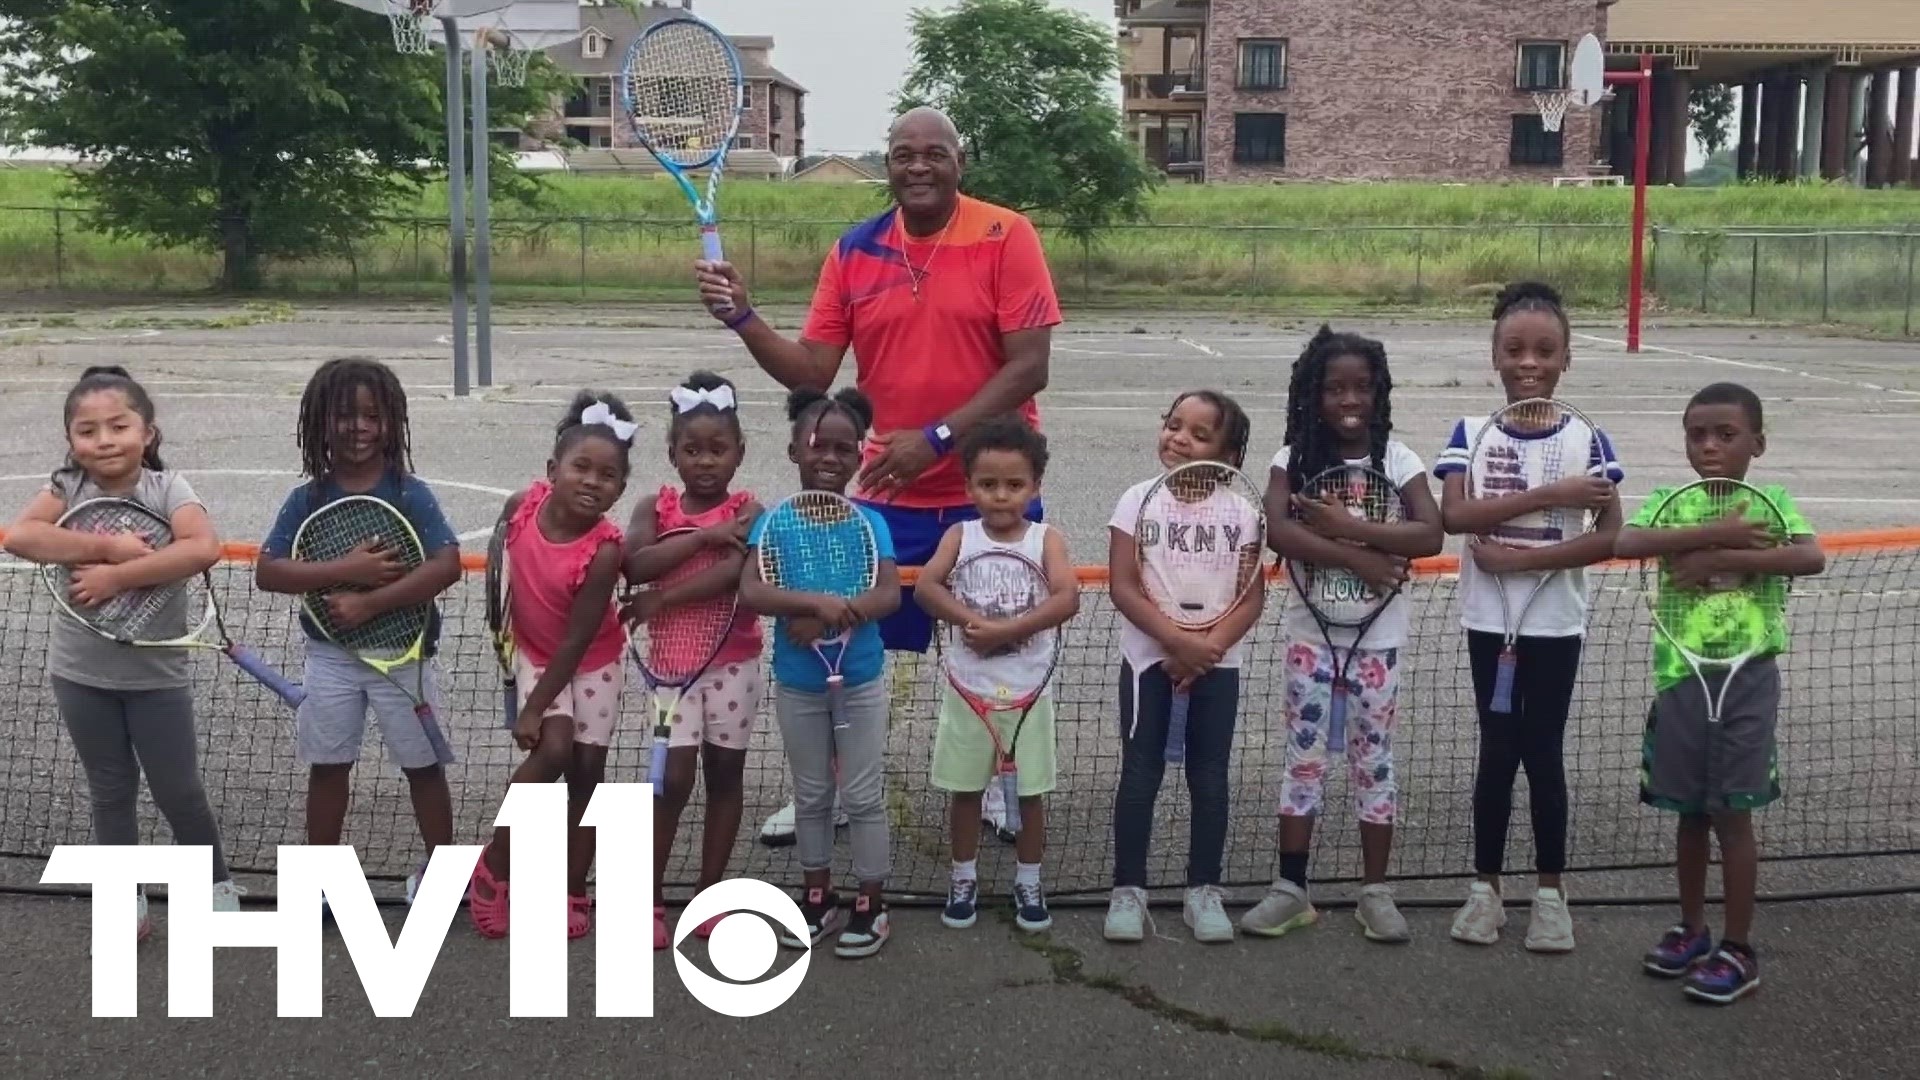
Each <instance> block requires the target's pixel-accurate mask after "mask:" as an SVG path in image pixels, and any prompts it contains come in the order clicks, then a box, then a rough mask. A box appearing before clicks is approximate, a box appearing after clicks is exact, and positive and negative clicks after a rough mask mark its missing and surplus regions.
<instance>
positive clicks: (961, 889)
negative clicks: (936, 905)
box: [940, 878, 980, 930]
mask: <svg viewBox="0 0 1920 1080" xmlns="http://www.w3.org/2000/svg"><path fill="white" fill-rule="evenodd" d="M979 907H980V882H978V881H977V880H975V879H973V878H968V879H966V880H965V881H961V880H959V879H958V878H956V879H954V881H953V884H951V885H949V886H947V906H946V910H944V911H942V912H941V913H940V921H941V922H942V923H945V924H946V926H947V928H948V929H950V930H965V929H966V928H967V927H969V926H972V925H973V924H974V920H976V919H978V918H979V916H980V911H979Z"/></svg>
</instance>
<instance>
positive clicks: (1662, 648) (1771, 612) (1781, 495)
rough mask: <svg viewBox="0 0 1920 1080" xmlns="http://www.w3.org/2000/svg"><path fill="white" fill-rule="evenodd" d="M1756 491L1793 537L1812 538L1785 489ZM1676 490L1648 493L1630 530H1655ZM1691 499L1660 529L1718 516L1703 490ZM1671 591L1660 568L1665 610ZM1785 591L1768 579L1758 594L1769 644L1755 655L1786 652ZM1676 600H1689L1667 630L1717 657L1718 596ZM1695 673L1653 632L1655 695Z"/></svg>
mask: <svg viewBox="0 0 1920 1080" xmlns="http://www.w3.org/2000/svg"><path fill="white" fill-rule="evenodd" d="M1754 486H1755V487H1758V488H1759V489H1760V491H1761V493H1763V494H1764V495H1766V496H1767V498H1769V499H1771V500H1773V504H1774V505H1775V506H1776V507H1778V508H1779V509H1780V516H1781V518H1783V519H1784V520H1785V521H1786V525H1787V535H1788V536H1789V537H1791V538H1794V539H1798V538H1799V537H1802V536H1812V535H1813V526H1811V525H1809V524H1808V523H1807V519H1806V518H1804V517H1801V516H1800V508H1799V507H1797V506H1795V505H1794V503H1793V497H1792V496H1791V495H1788V494H1787V489H1786V488H1784V487H1781V486H1780V485H1778V484H1768V485H1760V484H1756V485H1754ZM1677 490H1679V489H1678V488H1677V487H1663V488H1655V489H1654V490H1653V491H1652V492H1651V493H1650V494H1648V496H1647V499H1646V501H1645V502H1643V503H1641V504H1640V510H1639V512H1638V513H1636V514H1635V515H1634V516H1633V520H1632V521H1629V522H1627V527H1628V528H1634V529H1647V528H1653V527H1654V526H1653V515H1654V513H1655V512H1656V511H1658V510H1660V509H1661V506H1662V504H1663V503H1665V502H1666V501H1667V498H1668V497H1669V496H1671V495H1672V494H1673V493H1674V492H1675V491H1677ZM1692 495H1698V496H1699V498H1698V499H1694V498H1692V497H1691V496H1692ZM1689 496H1690V497H1688V498H1685V499H1682V500H1681V501H1680V502H1679V503H1677V504H1675V505H1674V506H1673V507H1671V508H1670V509H1668V510H1667V512H1666V513H1665V514H1664V515H1662V517H1661V520H1660V527H1661V528H1688V527H1692V526H1697V525H1705V524H1707V523H1709V522H1711V521H1713V520H1715V519H1717V518H1718V517H1719V516H1720V513H1721V511H1719V510H1717V509H1715V507H1714V505H1713V500H1712V498H1711V497H1710V496H1709V495H1708V494H1707V492H1706V491H1705V490H1704V489H1701V488H1696V489H1694V491H1693V492H1691V493H1689ZM1752 516H1753V519H1754V520H1756V521H1759V520H1764V518H1763V516H1762V512H1761V511H1760V510H1758V509H1757V508H1756V509H1755V510H1754V512H1753V515H1752ZM1669 588H1670V586H1669V585H1668V584H1667V575H1666V571H1665V570H1664V569H1662V570H1661V572H1660V591H1661V595H1662V604H1663V605H1664V604H1666V603H1668V602H1669V601H1668V600H1667V599H1666V597H1667V591H1668V589H1669ZM1787 589H1788V586H1787V581H1786V579H1785V578H1769V579H1768V580H1767V581H1766V583H1765V584H1764V585H1763V586H1762V587H1761V588H1760V589H1759V590H1758V591H1757V592H1756V593H1755V594H1754V600H1755V602H1756V603H1757V604H1758V606H1759V616H1760V617H1761V618H1763V619H1765V620H1766V644H1765V645H1763V646H1762V647H1761V649H1760V652H1759V653H1758V654H1756V655H1759V656H1775V655H1778V654H1779V653H1783V652H1785V651H1787ZM1677 595H1678V596H1679V597H1685V598H1686V599H1685V600H1684V601H1682V603H1683V604H1684V605H1685V606H1684V607H1682V608H1681V610H1680V615H1679V618H1677V619H1668V620H1665V621H1666V622H1667V624H1668V626H1667V628H1668V630H1669V631H1670V632H1672V633H1674V634H1675V635H1676V636H1678V637H1679V638H1680V639H1681V641H1682V642H1683V643H1684V644H1685V645H1686V647H1687V648H1688V649H1689V650H1690V651H1692V652H1694V653H1696V654H1702V655H1707V656H1711V655H1713V652H1714V649H1713V647H1712V645H1713V643H1712V640H1711V639H1712V636H1713V627H1714V625H1715V623H1716V621H1717V619H1716V617H1715V616H1714V614H1713V613H1712V612H1713V610H1714V609H1713V607H1712V605H1714V604H1715V600H1714V596H1715V595H1716V594H1714V593H1694V592H1686V591H1681V592H1679V593H1678V594H1677ZM1689 609H1691V610H1689ZM1694 613H1697V615H1696V614H1694ZM1692 674H1693V669H1692V668H1690V667H1688V666H1687V661H1686V660H1685V659H1684V658H1683V657H1682V656H1681V655H1680V650H1678V649H1676V648H1674V647H1673V644H1672V642H1669V641H1668V640H1667V638H1666V635H1665V634H1661V633H1658V632H1656V633H1654V635H1653V688H1654V690H1655V691H1656V692H1658V691H1663V690H1667V689H1669V688H1671V687H1673V686H1676V685H1678V684H1679V683H1681V682H1684V681H1685V680H1686V679H1687V677H1688V676H1690V675H1692Z"/></svg>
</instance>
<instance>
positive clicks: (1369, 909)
mask: <svg viewBox="0 0 1920 1080" xmlns="http://www.w3.org/2000/svg"><path fill="white" fill-rule="evenodd" d="M1353 917H1354V918H1356V919H1358V920H1360V925H1361V927H1362V928H1363V929H1364V930H1365V931H1366V935H1367V940H1368V941H1387V942H1402V941H1407V940H1409V939H1410V938H1412V937H1413V934H1412V933H1411V932H1409V931H1408V930H1407V918H1406V916H1404V915H1402V914H1400V908H1399V907H1398V906H1397V905H1395V904H1394V902H1393V890H1392V889H1389V888H1387V887H1386V886H1385V885H1368V886H1365V887H1363V888H1362V889H1361V890H1360V904H1359V906H1358V907H1356V908H1354V909H1353Z"/></svg>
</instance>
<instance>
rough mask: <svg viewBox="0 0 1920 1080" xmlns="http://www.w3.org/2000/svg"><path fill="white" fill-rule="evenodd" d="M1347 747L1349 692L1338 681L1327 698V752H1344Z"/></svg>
mask: <svg viewBox="0 0 1920 1080" xmlns="http://www.w3.org/2000/svg"><path fill="white" fill-rule="evenodd" d="M1346 748H1347V692H1346V690H1345V689H1343V688H1342V687H1341V686H1340V684H1339V683H1338V682H1335V683H1334V684H1333V695H1332V696H1331V697H1330V698H1329V699H1328V700H1327V752H1328V753H1330V754H1331V753H1336V752H1339V753H1344V752H1345V751H1346Z"/></svg>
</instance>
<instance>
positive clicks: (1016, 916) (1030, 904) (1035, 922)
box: [1013, 882, 1053, 934]
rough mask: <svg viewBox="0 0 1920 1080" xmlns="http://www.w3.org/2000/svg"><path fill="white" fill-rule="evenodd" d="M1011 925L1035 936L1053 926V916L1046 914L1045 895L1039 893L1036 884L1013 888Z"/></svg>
mask: <svg viewBox="0 0 1920 1080" xmlns="http://www.w3.org/2000/svg"><path fill="white" fill-rule="evenodd" d="M1013 924H1014V925H1015V926H1018V927H1019V928H1020V929H1022V930H1025V931H1026V932H1027V933H1029V934H1037V933H1039V932H1040V931H1042V930H1046V929H1049V928H1051V927H1052V926H1053V916H1052V915H1049V914H1047V895H1046V893H1045V892H1043V891H1041V889H1040V885H1039V883H1038V882H1035V883H1034V884H1032V885H1022V884H1020V883H1018V882H1015V883H1014V886H1013Z"/></svg>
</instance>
